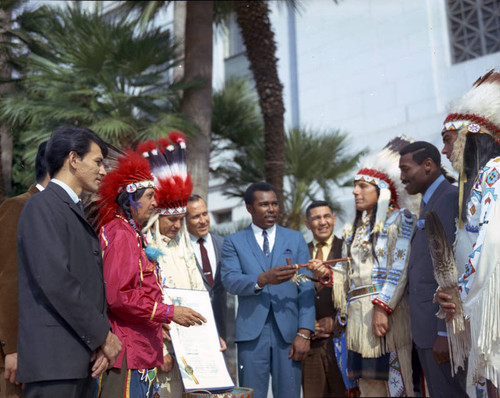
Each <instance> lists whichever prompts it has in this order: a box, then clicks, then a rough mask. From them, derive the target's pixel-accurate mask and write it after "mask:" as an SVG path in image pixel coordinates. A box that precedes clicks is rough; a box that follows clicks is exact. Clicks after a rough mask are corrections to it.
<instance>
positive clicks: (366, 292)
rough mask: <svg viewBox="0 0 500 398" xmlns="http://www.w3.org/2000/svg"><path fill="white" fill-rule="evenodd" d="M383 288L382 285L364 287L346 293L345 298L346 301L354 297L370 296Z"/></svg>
mask: <svg viewBox="0 0 500 398" xmlns="http://www.w3.org/2000/svg"><path fill="white" fill-rule="evenodd" d="M383 286H384V285H382V284H378V285H366V286H361V287H357V288H355V289H352V290H350V291H349V293H347V298H348V300H352V299H353V298H355V297H360V296H371V295H372V294H376V293H378V292H380V291H381V290H382V287H383Z"/></svg>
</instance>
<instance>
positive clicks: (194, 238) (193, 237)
mask: <svg viewBox="0 0 500 398" xmlns="http://www.w3.org/2000/svg"><path fill="white" fill-rule="evenodd" d="M188 233H189V232H188ZM200 238H202V239H203V240H204V242H205V243H210V242H211V241H212V238H211V237H210V233H208V234H206V235H205V236H200V237H199V236H196V235H193V234H191V233H189V239H191V243H196V244H198V241H199V240H200Z"/></svg>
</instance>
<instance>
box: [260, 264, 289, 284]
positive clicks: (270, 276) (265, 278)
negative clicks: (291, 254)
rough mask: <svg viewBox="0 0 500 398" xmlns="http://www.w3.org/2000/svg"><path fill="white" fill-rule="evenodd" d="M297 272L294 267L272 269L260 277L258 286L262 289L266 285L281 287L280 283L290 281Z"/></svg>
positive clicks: (283, 266) (285, 266)
mask: <svg viewBox="0 0 500 398" xmlns="http://www.w3.org/2000/svg"><path fill="white" fill-rule="evenodd" d="M296 271H297V268H296V267H295V266H294V265H282V266H279V267H272V268H271V269H269V270H267V271H266V272H263V273H262V274H260V275H259V279H257V284H258V285H259V286H260V287H264V286H266V285H279V284H280V283H283V282H286V281H288V280H290V278H291V277H292V276H294V275H295V272H296Z"/></svg>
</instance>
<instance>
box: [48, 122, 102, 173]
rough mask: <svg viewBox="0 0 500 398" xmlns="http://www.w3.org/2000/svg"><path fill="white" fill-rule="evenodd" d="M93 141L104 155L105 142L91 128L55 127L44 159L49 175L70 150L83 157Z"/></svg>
mask: <svg viewBox="0 0 500 398" xmlns="http://www.w3.org/2000/svg"><path fill="white" fill-rule="evenodd" d="M91 142H95V143H96V144H97V145H99V148H101V152H102V156H103V157H106V156H107V154H108V148H107V146H106V143H105V142H104V141H103V140H102V139H101V138H100V137H99V136H98V135H97V134H96V133H94V132H93V131H92V130H89V129H87V128H84V127H75V126H62V127H59V128H57V129H56V130H55V131H54V132H53V133H52V135H51V137H50V139H49V141H48V142H47V149H46V154H45V159H46V161H47V169H48V171H49V174H50V177H53V176H54V175H55V174H57V172H58V171H59V170H61V168H62V166H63V164H64V159H66V157H67V156H68V155H69V153H70V152H71V151H75V152H76V153H77V154H78V156H80V158H83V157H84V156H85V155H86V154H87V153H88V152H89V150H90V143H91Z"/></svg>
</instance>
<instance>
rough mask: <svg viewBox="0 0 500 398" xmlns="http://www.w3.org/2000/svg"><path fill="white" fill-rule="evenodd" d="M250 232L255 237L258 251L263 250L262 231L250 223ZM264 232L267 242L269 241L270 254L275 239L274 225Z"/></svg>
mask: <svg viewBox="0 0 500 398" xmlns="http://www.w3.org/2000/svg"><path fill="white" fill-rule="evenodd" d="M252 231H253V233H254V235H255V239H256V240H257V243H258V244H259V246H260V249H261V250H264V237H263V236H262V231H264V230H263V229H262V228H261V227H258V226H257V225H255V224H254V223H252ZM266 232H267V240H268V241H269V253H271V252H272V251H273V246H274V241H275V239H276V224H274V225H273V226H272V227H271V228H268V229H266Z"/></svg>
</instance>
